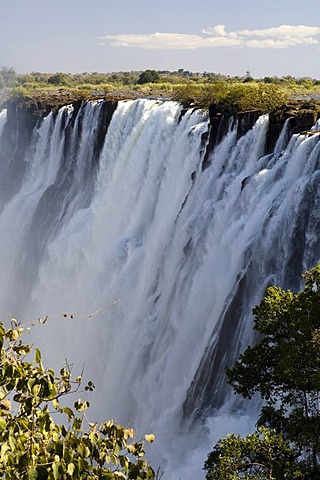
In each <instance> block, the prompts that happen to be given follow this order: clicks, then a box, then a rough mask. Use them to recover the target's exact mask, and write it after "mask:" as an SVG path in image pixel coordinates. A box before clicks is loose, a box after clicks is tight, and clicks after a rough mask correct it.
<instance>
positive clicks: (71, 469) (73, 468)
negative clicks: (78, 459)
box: [68, 463, 76, 477]
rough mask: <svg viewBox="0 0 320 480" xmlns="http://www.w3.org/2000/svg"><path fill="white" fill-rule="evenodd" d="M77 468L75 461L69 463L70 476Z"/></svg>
mask: <svg viewBox="0 0 320 480" xmlns="http://www.w3.org/2000/svg"><path fill="white" fill-rule="evenodd" d="M75 468H76V467H75V466H74V463H69V465H68V473H69V475H70V477H72V475H73V472H74V470H75Z"/></svg>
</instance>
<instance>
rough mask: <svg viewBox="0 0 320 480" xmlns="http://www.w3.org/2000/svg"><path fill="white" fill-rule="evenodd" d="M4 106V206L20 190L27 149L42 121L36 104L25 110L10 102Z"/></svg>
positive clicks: (0, 165)
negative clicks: (5, 119) (37, 126)
mask: <svg viewBox="0 0 320 480" xmlns="http://www.w3.org/2000/svg"><path fill="white" fill-rule="evenodd" d="M6 106H7V122H6V124H5V126H4V129H3V132H2V142H1V145H2V148H1V151H0V195H1V203H2V202H4V203H6V202H7V201H8V200H9V199H10V198H11V197H12V196H13V195H14V194H15V193H16V192H17V191H18V190H19V188H20V187H21V182H22V179H23V177H24V173H25V166H26V163H25V157H26V146H30V141H31V137H32V133H33V131H34V128H35V127H36V125H37V124H38V122H39V120H40V119H41V118H42V114H40V115H39V109H38V105H37V104H33V105H30V106H29V107H28V108H25V106H24V105H21V104H19V103H17V102H14V101H11V102H8V103H7V105H6ZM8 179H10V181H8Z"/></svg>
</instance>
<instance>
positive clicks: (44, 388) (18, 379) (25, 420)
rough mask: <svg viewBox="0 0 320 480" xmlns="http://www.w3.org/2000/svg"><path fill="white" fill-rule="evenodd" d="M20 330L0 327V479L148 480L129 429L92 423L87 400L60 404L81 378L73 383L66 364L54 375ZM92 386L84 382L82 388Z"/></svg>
mask: <svg viewBox="0 0 320 480" xmlns="http://www.w3.org/2000/svg"><path fill="white" fill-rule="evenodd" d="M23 330H24V328H23V327H21V326H20V325H19V324H18V322H17V321H16V320H14V319H13V320H12V322H11V327H10V328H9V329H5V328H4V326H3V324H2V323H1V322H0V478H3V479H6V480H17V479H18V478H19V479H21V480H36V479H38V480H45V479H48V480H59V479H63V480H64V479H66V480H67V479H70V478H73V479H76V480H82V479H83V480H84V479H86V480H94V479H108V480H119V479H133V480H134V479H139V480H140V479H141V480H152V479H153V478H154V472H153V470H152V468H151V467H150V466H149V464H148V463H147V462H146V461H145V459H144V442H143V441H136V440H134V431H133V430H132V429H131V428H125V427H122V426H121V425H118V424H116V423H114V422H113V421H112V420H110V421H107V422H104V423H102V424H101V425H98V424H97V423H89V422H88V420H87V416H86V412H85V411H86V409H87V408H88V407H89V402H88V401H85V400H78V401H76V402H75V403H74V407H73V408H70V407H65V406H62V405H61V404H60V399H61V397H64V396H65V395H67V394H68V393H71V392H75V391H79V389H80V385H81V376H79V377H77V378H75V379H74V380H73V379H72V376H71V368H70V366H69V365H66V366H65V367H64V368H62V370H61V371H60V374H59V375H57V374H56V373H55V372H54V371H53V370H52V369H47V368H45V367H44V366H43V364H42V359H41V353H40V350H39V349H37V348H33V347H31V346H30V345H28V344H26V343H24V342H23V341H22V340H21V336H22V334H23ZM93 388H94V385H93V384H92V382H89V383H88V385H87V386H86V387H85V390H88V391H90V390H92V389H93ZM57 415H58V417H59V415H60V416H61V418H62V422H61V424H59V423H58V422H57V421H56V417H57ZM145 440H146V441H148V442H152V441H153V440H154V436H153V435H146V436H145Z"/></svg>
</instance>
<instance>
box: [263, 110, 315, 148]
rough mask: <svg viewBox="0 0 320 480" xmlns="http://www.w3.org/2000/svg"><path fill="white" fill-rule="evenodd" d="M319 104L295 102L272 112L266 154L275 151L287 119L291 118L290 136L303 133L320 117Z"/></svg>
mask: <svg viewBox="0 0 320 480" xmlns="http://www.w3.org/2000/svg"><path fill="white" fill-rule="evenodd" d="M319 114H320V112H319V109H318V108H317V104H316V103H315V104H293V105H288V106H287V107H286V108H285V110H283V111H281V112H277V113H270V115H269V118H270V125H269V132H268V136H267V143H266V154H268V153H272V152H273V151H274V147H275V144H276V142H277V140H278V138H279V135H280V133H281V130H282V127H283V125H284V123H285V121H286V120H287V119H290V120H289V132H288V133H289V136H291V135H293V134H295V133H303V132H306V131H308V130H310V128H311V127H312V126H313V125H314V124H315V123H316V121H317V119H318V118H319Z"/></svg>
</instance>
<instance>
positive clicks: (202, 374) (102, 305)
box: [0, 100, 320, 479]
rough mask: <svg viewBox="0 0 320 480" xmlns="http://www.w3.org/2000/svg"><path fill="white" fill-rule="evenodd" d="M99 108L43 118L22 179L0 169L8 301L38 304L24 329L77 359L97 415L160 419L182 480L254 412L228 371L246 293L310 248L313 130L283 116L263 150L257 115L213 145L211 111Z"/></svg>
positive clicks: (295, 267) (159, 460)
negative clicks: (291, 124)
mask: <svg viewBox="0 0 320 480" xmlns="http://www.w3.org/2000/svg"><path fill="white" fill-rule="evenodd" d="M106 108H107V107H106V102H102V101H100V102H88V103H86V104H84V105H82V106H81V108H80V109H78V110H77V109H75V108H74V107H73V106H66V107H62V108H61V109H59V110H58V112H57V113H53V112H51V113H49V114H48V115H47V116H46V117H45V118H44V119H43V120H42V121H41V122H37V123H36V124H35V126H34V128H33V129H32V134H30V138H29V140H28V141H27V140H24V141H25V145H24V152H25V154H24V155H23V156H21V155H19V156H18V157H17V161H16V163H15V169H17V168H19V164H21V175H20V176H21V182H20V184H19V185H18V184H17V182H16V179H15V177H14V175H12V172H11V170H10V175H9V174H8V175H7V172H9V170H8V168H7V167H6V168H2V165H0V171H1V172H2V176H5V178H1V179H0V184H1V185H2V183H4V182H5V181H6V182H7V184H9V185H7V186H6V192H5V193H6V194H5V195H2V191H0V200H1V205H0V264H1V267H2V268H1V276H0V287H1V288H0V312H1V314H2V318H3V319H7V318H8V316H9V315H10V314H12V315H14V316H15V317H16V318H19V320H21V321H22V322H26V321H29V320H32V319H35V318H37V317H44V316H45V315H48V316H49V320H48V321H47V322H46V324H45V325H43V326H42V325H38V326H37V327H36V328H35V329H34V331H33V333H32V335H33V337H32V338H34V341H35V342H36V343H37V344H38V345H39V346H40V348H41V349H42V351H43V354H44V357H45V358H46V360H47V363H50V365H53V366H56V368H58V367H59V366H61V364H62V362H63V361H64V359H65V358H67V359H68V361H69V362H70V363H74V364H75V367H74V369H75V373H78V372H80V371H81V369H82V366H83V365H84V366H85V376H86V378H87V379H91V380H93V382H94V383H95V385H96V389H95V392H94V393H93V394H91V397H90V398H89V400H90V402H91V407H92V412H91V416H92V417H94V418H93V419H94V420H98V421H102V420H105V419H107V418H115V419H117V420H118V421H119V422H121V423H124V424H130V425H132V426H133V427H135V428H136V429H137V430H138V434H140V435H143V434H144V433H150V432H153V433H155V435H156V442H155V444H154V445H152V447H151V449H150V452H149V453H150V455H149V458H150V459H151V462H152V463H153V465H154V467H155V468H157V467H158V466H160V467H161V468H162V469H164V470H165V472H166V476H165V478H178V477H181V478H182V477H183V478H185V477H186V478H187V479H188V478H190V479H191V478H194V476H195V475H198V476H201V467H202V465H203V462H204V460H205V457H206V454H207V453H208V451H209V450H210V449H211V447H212V444H213V442H214V441H215V440H217V438H219V435H220V434H221V435H225V434H227V433H229V432H231V431H235V432H239V433H241V432H246V431H247V432H248V431H249V430H250V428H251V427H252V425H253V424H254V420H255V418H254V415H251V416H249V415H247V414H246V411H245V410H243V412H242V414H240V413H238V414H237V413H234V412H235V407H234V397H233V395H232V392H230V389H229V388H228V386H227V385H226V380H225V376H224V369H225V366H226V365H230V364H232V363H233V362H234V361H235V359H236V358H237V357H238V355H239V353H240V352H241V351H242V350H243V349H244V348H246V346H247V345H248V344H249V343H250V342H253V341H254V338H253V333H252V320H253V319H252V315H251V310H252V307H253V306H254V305H255V304H257V303H258V302H259V301H260V299H261V298H262V296H263V294H264V292H265V289H266V287H267V286H268V285H270V284H274V283H276V284H279V285H281V286H283V287H285V288H293V289H297V288H299V285H300V276H301V273H302V272H303V271H304V270H306V269H307V268H310V267H311V266H312V265H314V264H315V263H316V262H317V261H318V260H319V259H320V237H319V235H318V231H319V227H320V191H319V173H318V172H319V161H320V142H319V138H320V133H319V132H318V131H317V130H318V125H316V126H314V128H313V131H312V135H310V136H308V135H298V134H295V135H293V136H292V137H291V138H290V139H289V138H288V137H289V131H288V122H286V123H285V125H284V127H283V130H282V133H281V135H280V137H279V139H278V142H277V144H276V147H275V152H274V154H269V155H265V144H266V136H267V132H268V128H269V119H268V116H266V115H264V116H261V117H260V118H259V119H258V120H257V121H256V123H255V124H254V126H253V127H252V128H250V129H249V130H248V131H247V132H246V133H245V134H244V135H243V136H241V138H240V139H239V138H238V137H239V135H238V125H237V122H229V125H228V128H227V129H226V132H225V135H224V136H222V138H221V140H220V143H219V144H218V145H217V146H216V147H215V148H214V150H213V151H210V152H209V151H208V150H207V148H208V143H209V142H208V138H209V129H210V122H209V118H208V115H207V114H206V113H205V112H202V111H199V110H198V111H193V110H188V111H187V112H184V111H182V108H181V106H180V105H179V104H177V103H175V102H171V101H164V102H163V101H157V100H134V101H133V100H128V101H120V102H119V103H118V105H117V108H116V110H115V111H114V112H112V115H109V116H110V118H111V116H112V118H111V121H110V123H109V120H110V119H109V120H108V121H107V120H106V118H107V116H108V115H107V113H106ZM8 117H9V114H7V112H6V111H2V112H1V113H0V158H1V152H3V151H7V150H8V142H9V140H8V138H9V136H10V135H9V134H10V131H9V130H10V128H9V127H8V124H6V122H8V123H9V120H7V118H8ZM6 127H8V128H6ZM1 130H2V136H1ZM219 135H220V134H219ZM13 136H14V135H13V134H12V135H11V137H10V138H13ZM220 136H221V135H220ZM6 142H7V143H6ZM2 157H4V155H2ZM19 162H20V163H19ZM10 168H11V167H10ZM10 182H12V188H11V189H10V185H11V183H10ZM63 313H65V314H68V317H67V318H65V317H64V316H63V315H62V314H63ZM69 314H72V316H73V317H74V318H70V315H69ZM228 429H229V430H228Z"/></svg>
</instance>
